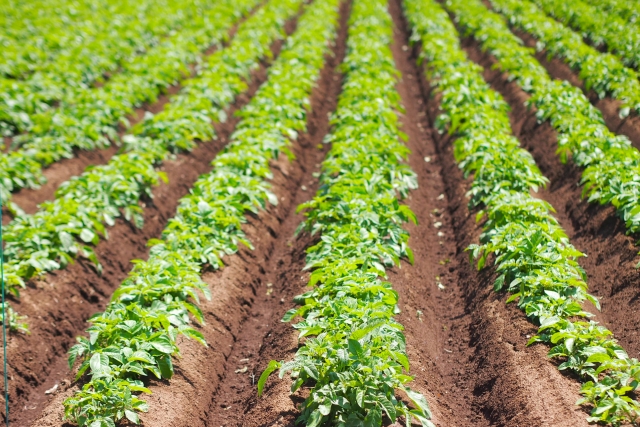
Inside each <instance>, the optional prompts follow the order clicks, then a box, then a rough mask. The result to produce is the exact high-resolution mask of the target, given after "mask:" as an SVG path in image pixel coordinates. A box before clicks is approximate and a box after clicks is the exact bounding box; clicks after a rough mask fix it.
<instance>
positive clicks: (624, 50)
mask: <svg viewBox="0 0 640 427" xmlns="http://www.w3.org/2000/svg"><path fill="white" fill-rule="evenodd" d="M527 1H529V0H527ZM532 1H533V2H535V3H536V4H537V5H538V6H540V7H541V8H542V9H543V10H544V11H545V13H547V14H549V15H550V16H553V17H555V18H556V19H558V20H559V21H561V22H563V23H565V24H567V25H569V26H570V27H572V28H574V29H575V30H577V31H579V32H580V33H581V35H582V36H583V37H585V38H586V39H588V40H590V41H591V43H592V44H593V45H594V46H596V47H606V48H607V50H609V51H610V52H613V53H615V54H616V56H618V57H619V58H620V59H621V60H622V62H624V64H625V65H627V66H630V67H633V68H636V69H637V68H638V67H640V34H639V33H638V27H637V26H635V25H633V24H632V25H629V24H628V23H627V22H626V21H625V20H624V19H622V18H620V17H618V16H617V15H616V14H615V13H609V12H607V11H606V10H605V11H603V10H602V9H599V8H598V7H596V6H592V5H590V4H588V2H585V1H582V0H577V1H575V2H571V3H564V2H561V1H557V0H532ZM637 6H638V5H637V4H636V7H637ZM627 8H628V6H627ZM636 10H637V9H636Z"/></svg>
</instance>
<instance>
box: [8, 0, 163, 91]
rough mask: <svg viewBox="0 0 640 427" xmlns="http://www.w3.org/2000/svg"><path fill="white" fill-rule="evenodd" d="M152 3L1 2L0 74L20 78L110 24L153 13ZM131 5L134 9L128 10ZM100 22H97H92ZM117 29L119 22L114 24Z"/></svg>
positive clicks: (106, 0) (83, 0)
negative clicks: (0, 51) (0, 53)
mask: <svg viewBox="0 0 640 427" xmlns="http://www.w3.org/2000/svg"><path fill="white" fill-rule="evenodd" d="M154 5H157V6H155V7H162V6H165V5H166V3H163V2H161V1H155V2H153V3H142V4H140V5H132V4H130V2H124V1H114V0H97V1H87V0H80V1H69V0H49V1H43V0H35V1H34V0H30V1H20V2H18V1H5V2H2V4H0V28H2V33H1V34H0V46H2V47H3V55H2V57H0V75H2V76H7V77H13V78H24V77H25V76H26V75H28V74H29V73H30V72H32V71H34V70H35V68H36V67H38V66H41V65H42V64H44V63H46V62H49V61H51V60H53V59H55V57H56V56H57V55H58V54H59V53H61V51H64V50H68V49H71V48H77V47H78V46H79V45H80V44H82V42H83V41H85V40H89V39H91V38H93V37H95V35H96V34H97V32H98V31H100V30H104V28H106V27H107V26H108V25H110V24H112V22H111V21H112V20H122V19H124V20H129V21H130V20H132V19H136V17H135V15H138V14H141V13H142V14H148V13H150V12H151V13H153V7H154ZM131 6H134V8H131ZM96 18H98V19H100V20H103V22H98V20H97V19H96ZM115 25H117V26H120V25H121V23H120V22H115Z"/></svg>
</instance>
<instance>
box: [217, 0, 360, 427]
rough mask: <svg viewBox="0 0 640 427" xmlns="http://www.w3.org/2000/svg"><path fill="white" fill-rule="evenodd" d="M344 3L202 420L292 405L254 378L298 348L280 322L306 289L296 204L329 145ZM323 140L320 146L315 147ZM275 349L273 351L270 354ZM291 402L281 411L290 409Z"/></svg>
mask: <svg viewBox="0 0 640 427" xmlns="http://www.w3.org/2000/svg"><path fill="white" fill-rule="evenodd" d="M348 14H349V2H348V1H345V2H344V3H343V4H342V6H341V19H340V29H339V31H338V34H337V38H336V41H335V43H334V47H333V54H332V55H331V56H328V57H327V58H326V63H325V66H324V68H323V70H322V74H321V77H320V80H319V81H318V85H317V87H316V88H315V89H314V91H313V94H312V97H311V108H312V114H311V115H310V116H309V119H308V123H307V126H308V130H309V132H308V134H306V135H303V136H302V137H301V138H300V139H299V144H297V145H296V157H297V162H296V163H297V164H296V165H294V167H295V168H296V171H297V172H296V174H295V176H291V177H290V180H291V185H293V187H292V188H291V189H290V190H289V191H290V193H289V194H290V203H289V205H288V206H287V207H286V210H284V211H283V212H282V213H283V216H282V217H281V227H280V230H279V231H278V239H277V240H275V241H274V242H273V243H272V245H271V247H270V248H269V251H267V252H264V253H259V252H258V251H256V252H255V255H257V259H256V261H257V264H259V265H260V266H262V270H261V271H255V272H254V281H256V282H257V283H256V285H257V286H256V289H255V290H256V295H255V298H254V301H253V304H252V306H251V308H250V311H249V312H248V313H247V314H248V316H247V318H246V319H245V320H244V322H243V324H242V325H241V328H240V330H239V334H238V336H237V340H236V341H235V343H234V344H233V347H232V348H231V349H230V353H229V354H228V356H227V357H226V360H225V363H224V366H223V368H222V370H223V371H224V373H223V375H222V377H221V381H220V383H219V385H218V387H217V388H216V390H215V392H214V393H213V395H212V396H211V399H210V402H209V407H208V409H207V418H206V422H205V425H206V426H215V427H218V426H248V425H255V424H256V422H259V423H266V424H265V425H269V422H270V421H267V420H271V421H275V422H277V420H278V419H279V418H280V417H281V416H282V408H283V406H284V407H286V406H288V405H293V404H292V402H291V400H290V399H288V393H287V394H285V395H284V396H283V399H282V400H280V399H277V400H274V399H272V398H270V397H264V398H261V399H259V401H258V399H257V397H256V381H257V379H258V377H259V376H260V374H261V372H262V369H264V367H265V366H266V364H267V363H268V362H269V360H270V359H271V358H290V357H291V356H292V355H293V353H295V351H296V349H297V340H296V338H295V334H293V332H292V330H291V327H290V325H289V324H283V323H281V322H280V319H282V316H283V315H284V313H285V312H286V311H287V310H288V309H289V308H291V300H292V298H293V297H294V296H295V295H297V294H299V293H301V292H303V287H304V285H305V284H306V280H307V279H308V275H307V274H305V273H303V272H302V269H303V267H304V265H305V255H306V253H305V249H306V248H307V247H308V246H309V245H310V244H311V243H312V241H313V238H312V237H310V236H309V235H308V234H306V233H303V234H301V235H299V236H296V235H295V230H296V228H297V227H298V225H299V224H300V222H301V221H302V219H303V217H302V215H299V214H297V213H296V208H297V206H298V205H299V204H300V203H302V202H304V201H306V200H308V199H309V198H310V197H312V196H313V195H314V194H315V192H316V190H317V186H318V180H317V179H316V178H315V177H314V173H316V172H318V171H319V166H320V163H321V162H322V160H323V158H324V156H325V154H326V152H327V147H326V146H322V140H323V138H324V136H325V135H326V134H327V131H328V128H329V115H330V114H331V112H332V111H334V110H335V107H336V102H337V96H338V93H339V91H340V87H341V82H342V76H341V74H340V71H339V70H338V69H337V68H336V67H337V66H338V65H339V64H340V63H341V62H342V59H343V58H344V54H345V48H346V46H345V41H346V31H347V18H348ZM320 147H321V149H319V148H320ZM274 351H275V352H276V353H277V354H276V353H274ZM256 405H259V406H260V407H261V408H262V410H261V411H260V412H259V416H258V417H257V419H256V418H253V417H252V411H251V409H252V408H253V407H256ZM294 410H295V408H293V406H292V407H291V408H288V409H287V410H286V412H288V413H289V415H291V416H294V413H293V411H294Z"/></svg>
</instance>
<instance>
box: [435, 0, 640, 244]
mask: <svg viewBox="0 0 640 427" xmlns="http://www.w3.org/2000/svg"><path fill="white" fill-rule="evenodd" d="M492 2H493V4H494V6H495V7H496V8H499V9H500V10H502V11H503V13H505V14H506V15H508V16H510V17H511V19H512V20H513V22H521V21H519V19H520V18H522V19H523V20H525V17H526V16H529V15H528V14H525V13H524V12H518V11H524V10H525V9H526V8H528V7H529V6H531V8H535V6H534V5H532V4H530V3H527V2H517V1H511V0H492ZM446 4H447V7H448V8H449V9H450V10H451V11H452V12H454V13H455V14H456V17H457V18H456V19H458V22H459V23H460V25H461V27H462V28H464V30H465V31H467V32H468V33H469V34H470V35H473V36H474V37H477V39H478V40H479V41H480V44H481V45H482V48H483V49H485V50H487V51H488V52H490V53H491V54H492V55H494V56H495V58H496V59H497V60H498V62H499V67H500V68H501V69H502V70H504V71H505V72H507V73H508V74H509V75H510V76H511V78H512V79H514V80H515V82H516V83H517V84H518V85H519V86H520V87H521V88H522V89H523V90H524V91H526V92H528V93H529V94H530V95H531V98H530V100H529V104H530V105H533V106H535V107H536V108H537V115H538V118H539V119H540V120H549V122H550V124H551V125H552V126H553V128H554V129H555V130H556V132H557V133H558V154H559V155H560V157H561V160H562V161H564V162H566V161H567V160H568V159H569V158H571V160H572V161H573V163H575V164H576V165H578V166H580V167H582V168H583V169H584V170H583V172H582V179H581V184H582V185H583V194H584V195H585V196H588V198H589V201H591V202H598V203H600V204H609V203H610V204H611V205H613V206H614V207H615V208H616V210H617V213H618V215H619V216H620V217H621V218H622V219H623V220H624V221H625V224H626V227H627V231H628V232H629V233H637V232H638V231H640V183H639V182H638V178H637V177H638V176H639V175H640V152H639V151H638V150H637V149H636V148H634V147H633V146H632V145H631V141H629V139H628V138H627V137H625V136H623V135H616V134H614V133H613V132H611V131H610V130H609V129H608V128H607V126H606V124H605V123H604V119H603V118H602V114H601V113H600V111H599V110H598V109H597V108H596V107H594V106H593V105H591V103H590V102H589V100H588V98H587V97H586V96H585V95H584V94H583V93H582V92H581V91H580V90H579V89H578V88H576V87H573V86H572V85H571V84H569V83H568V82H566V81H562V82H561V81H558V80H552V79H551V78H550V77H549V75H548V74H547V72H546V70H545V69H544V68H543V67H542V66H541V65H540V63H539V62H538V61H537V60H536V59H535V57H534V56H533V52H532V51H531V49H529V48H526V47H524V46H523V45H522V42H521V40H520V39H518V38H517V37H516V36H515V35H513V33H511V32H510V31H509V28H508V27H507V24H506V23H505V22H504V20H503V19H502V18H501V17H500V15H498V14H496V13H494V12H491V11H489V10H488V9H487V8H486V7H485V6H484V5H483V4H482V3H481V2H480V1H476V0H470V1H468V2H464V3H463V2H461V1H458V0H450V1H448V2H447V3H446ZM527 5H529V6H527ZM526 10H529V9H526ZM538 14H539V13H538ZM545 19H548V18H545ZM522 22H524V21H522ZM527 22H529V21H527ZM556 24H557V23H556ZM525 28H526V29H527V30H529V29H533V28H536V29H540V28H545V24H543V23H540V22H539V21H537V20H532V21H531V22H530V23H529V24H527V25H526V27H525ZM561 34H562V33H556V34H555V35H554V36H553V37H560V36H561ZM561 44H562V43H561ZM589 49H591V48H589ZM583 71H584V70H583ZM603 72H604V71H603ZM605 74H606V72H605ZM634 79H635V78H634Z"/></svg>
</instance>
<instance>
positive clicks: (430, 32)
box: [405, 0, 640, 425]
mask: <svg viewBox="0 0 640 427" xmlns="http://www.w3.org/2000/svg"><path fill="white" fill-rule="evenodd" d="M446 4H447V7H448V8H449V9H450V10H452V11H454V12H455V13H456V14H458V13H460V14H461V15H462V14H464V15H465V16H460V15H458V19H459V20H460V21H461V22H464V23H466V22H467V20H470V19H472V17H473V19H474V20H476V19H477V20H484V19H487V17H486V16H484V15H485V14H483V13H480V10H479V8H478V7H477V6H476V2H467V1H462V0H450V1H447V3H446ZM478 5H479V2H478ZM405 7H406V14H407V16H408V18H409V22H410V23H411V26H412V27H413V35H412V40H413V41H416V42H418V41H419V42H421V44H422V53H421V57H422V59H424V60H425V63H426V74H427V77H428V78H429V79H430V81H431V84H432V85H433V87H434V90H435V91H436V92H437V93H438V94H439V95H440V97H441V101H440V108H441V110H442V114H441V115H440V116H439V117H438V118H437V120H436V126H437V128H438V129H439V131H440V132H448V133H449V134H451V135H453V136H455V140H454V143H453V144H454V155H455V158H456V160H457V162H458V163H459V166H460V168H461V169H463V171H464V173H465V175H467V176H469V175H472V176H473V181H472V184H471V190H470V191H469V195H470V197H471V200H470V208H475V207H482V208H483V210H480V211H479V212H478V215H477V218H478V220H483V224H482V228H483V233H482V235H481V237H480V244H479V245H472V246H470V247H469V248H468V250H469V251H470V254H471V256H472V257H473V258H476V259H477V262H478V268H483V267H484V266H485V264H486V263H487V261H488V260H489V259H493V260H494V264H495V270H496V272H497V274H498V276H497V279H496V280H495V283H494V288H495V290H496V291H499V290H502V289H506V290H508V291H509V292H511V296H510V297H509V298H508V300H507V302H512V301H517V305H518V307H520V308H521V309H522V310H523V311H524V312H525V313H526V315H527V317H528V318H529V319H530V320H531V321H533V322H534V323H535V324H537V325H538V326H539V329H538V333H537V335H535V336H534V337H532V338H531V340H530V341H529V343H528V344H529V345H531V344H533V343H537V342H543V343H547V344H549V345H551V346H552V347H551V349H550V351H549V356H550V357H553V358H557V359H560V361H561V362H562V363H561V364H560V365H559V369H561V370H565V371H569V372H572V373H573V374H575V375H577V376H578V377H579V378H581V379H582V381H583V385H582V389H581V393H582V395H583V399H581V400H580V401H579V403H581V404H588V405H591V406H592V407H593V409H592V411H591V417H589V421H594V422H596V421H603V422H608V423H611V424H614V425H617V424H619V423H621V422H624V421H631V422H634V421H635V420H636V417H637V415H638V411H640V404H639V403H638V402H637V401H635V400H633V394H632V393H633V390H635V388H636V386H637V384H638V383H637V381H638V380H639V379H640V363H638V361H637V360H636V359H632V358H629V356H628V355H627V353H626V352H625V351H624V349H622V348H621V347H620V346H619V345H618V344H617V343H616V341H615V340H614V339H613V338H612V333H611V331H609V330H607V329H606V328H604V327H602V326H599V325H598V324H597V323H596V322H593V321H589V320H588V318H589V317H590V316H591V314H590V313H588V312H586V311H585V310H584V309H583V304H584V303H585V302H586V301H590V302H592V303H594V304H595V305H596V306H598V302H597V300H596V299H595V298H594V297H593V296H591V295H589V294H588V293H587V291H588V289H587V283H586V274H585V273H584V271H583V270H582V268H581V267H580V266H579V264H578V263H577V259H578V258H579V257H581V256H583V254H582V253H581V252H579V251H578V250H577V249H576V248H574V247H573V246H572V245H571V243H570V241H569V239H568V237H567V235H566V233H565V232H564V230H563V229H562V228H561V226H560V225H559V224H558V221H557V220H556V219H555V218H554V217H553V215H552V212H553V208H552V207H551V206H550V205H549V204H548V203H546V202H544V201H543V200H540V199H538V198H535V197H533V196H532V194H531V193H532V192H535V191H537V189H538V188H539V187H541V186H544V185H546V183H547V179H546V178H545V177H544V176H543V175H542V174H541V173H540V171H539V170H538V168H537V166H536V164H535V161H534V159H533V157H532V156H531V154H530V153H529V152H528V151H526V150H524V149H522V148H521V147H520V145H519V141H518V140H517V139H516V138H515V137H514V136H513V134H512V130H511V126H510V122H509V115H508V111H509V105H508V104H507V103H506V102H505V101H504V100H503V99H502V97H501V96H500V95H499V94H498V93H497V92H495V91H493V90H492V89H491V88H490V86H489V85H488V84H487V83H486V82H485V81H484V80H483V78H482V72H483V69H482V67H480V66H478V65H476V64H474V63H473V62H471V61H469V60H468V58H467V57H466V54H465V53H464V51H463V50H462V48H461V47H460V42H459V35H458V33H457V31H456V29H455V27H454V25H453V24H452V22H451V21H450V20H449V17H448V15H447V13H446V11H445V10H444V9H443V8H442V7H441V6H440V5H439V4H438V3H436V2H435V1H434V0H406V1H405ZM478 13H480V15H477V14H478ZM463 26H464V25H463ZM465 28H466V27H465ZM485 34H489V31H487V32H485V33H482V36H484V35H485ZM477 36H478V37H482V36H481V35H480V34H477ZM515 60H517V58H514V61H515Z"/></svg>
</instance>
